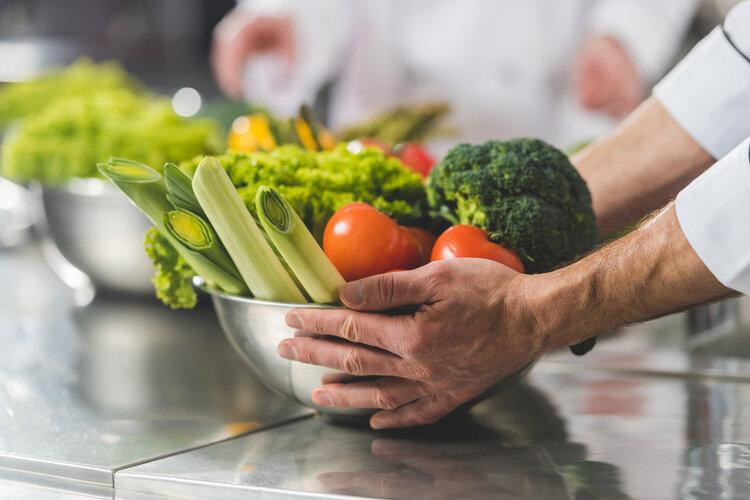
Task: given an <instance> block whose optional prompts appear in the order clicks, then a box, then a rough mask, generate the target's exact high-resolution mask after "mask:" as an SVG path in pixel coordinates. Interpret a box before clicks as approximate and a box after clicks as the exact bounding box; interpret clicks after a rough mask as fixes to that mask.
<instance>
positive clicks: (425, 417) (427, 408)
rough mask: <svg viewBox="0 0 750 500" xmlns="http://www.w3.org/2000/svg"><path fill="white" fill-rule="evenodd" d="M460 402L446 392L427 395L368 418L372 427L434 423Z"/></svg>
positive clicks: (389, 427) (396, 426)
mask: <svg viewBox="0 0 750 500" xmlns="http://www.w3.org/2000/svg"><path fill="white" fill-rule="evenodd" d="M462 402H463V401H459V400H457V399H455V398H453V397H452V396H449V395H447V394H436V395H433V396H427V397H424V398H422V399H418V400H417V401H415V402H413V403H409V404H407V405H404V406H401V407H399V408H396V409H395V410H386V411H381V412H378V413H376V414H375V415H373V416H372V418H371V419H370V426H371V427H372V428H373V429H391V428H401V427H414V426H417V425H427V424H434V423H435V422H437V421H438V420H440V419H441V418H443V417H444V416H446V415H447V414H449V413H450V412H452V411H453V410H455V409H456V408H457V407H458V406H459V405H460V404H461V403H462Z"/></svg>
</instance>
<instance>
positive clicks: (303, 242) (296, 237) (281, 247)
mask: <svg viewBox="0 0 750 500" xmlns="http://www.w3.org/2000/svg"><path fill="white" fill-rule="evenodd" d="M255 206H256V207H257V210H258V219H260V223H261V225H262V226H263V228H264V229H265V230H266V234H267V235H268V237H269V238H270V239H271V242H272V243H273V245H274V246H275V247H276V250H278V252H279V254H281V256H282V257H283V258H284V260H285V261H286V263H287V264H288V265H289V268H290V269H291V270H292V272H293V273H294V275H295V276H296V277H297V280H298V281H299V282H300V283H301V284H302V287H303V288H304V289H305V291H306V292H307V294H308V295H309V296H310V298H312V300H313V301H314V302H316V303H319V304H328V303H333V302H337V301H338V298H339V290H340V289H341V287H342V286H343V285H344V283H345V281H344V278H342V277H341V273H339V272H338V270H337V269H336V267H335V266H334V265H333V263H332V262H331V260H330V259H329V258H328V257H327V256H326V254H325V253H323V249H322V248H320V245H319V244H318V242H317V241H315V238H314V237H313V235H312V234H311V233H310V231H309V230H308V229H307V227H306V226H305V223H304V222H302V219H300V217H299V215H297V212H295V211H294V209H293V208H292V207H291V205H289V202H287V201H286V200H285V199H284V197H283V196H281V194H279V192H278V191H276V190H275V189H273V188H270V187H267V186H261V187H260V188H259V189H258V192H257V194H256V196H255Z"/></svg>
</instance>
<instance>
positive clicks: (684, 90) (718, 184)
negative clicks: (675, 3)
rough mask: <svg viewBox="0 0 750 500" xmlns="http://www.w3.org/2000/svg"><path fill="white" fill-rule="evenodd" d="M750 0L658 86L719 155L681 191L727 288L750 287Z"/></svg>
mask: <svg viewBox="0 0 750 500" xmlns="http://www.w3.org/2000/svg"><path fill="white" fill-rule="evenodd" d="M749 57H750V1H747V0H745V1H743V2H740V3H739V4H737V6H735V7H734V9H733V10H732V11H731V12H730V13H729V15H728V16H727V19H726V21H725V23H724V26H723V28H721V27H719V28H716V29H715V30H714V31H713V32H712V33H711V34H710V35H709V36H707V37H706V38H705V39H704V40H703V41H702V42H701V43H699V44H698V45H697V46H696V47H695V48H694V49H693V51H692V52H690V54H688V56H687V57H686V58H685V59H684V60H683V61H682V62H681V63H680V64H679V65H678V66H677V67H676V68H675V69H674V70H673V71H672V72H671V73H670V74H669V75H667V77H666V78H665V79H664V80H663V81H662V82H661V83H660V84H659V85H657V86H656V88H655V89H654V94H655V95H656V97H657V98H658V99H659V100H660V101H661V103H662V104H663V105H664V106H665V107H666V109H667V110H668V111H669V113H670V114H671V115H672V116H673V117H674V118H675V119H676V120H677V121H678V122H679V123H680V125H681V126H682V127H683V128H684V129H685V130H686V131H687V132H688V133H689V134H690V135H691V136H692V137H693V138H694V139H695V140H696V141H697V142H698V143H699V144H700V145H701V146H702V147H703V148H704V149H705V150H706V151H707V152H709V153H710V154H711V155H712V156H713V157H714V158H722V157H723V158H722V159H721V160H719V161H718V162H716V164H715V165H714V166H712V167H711V168H709V169H708V170H707V171H706V172H705V173H703V174H702V175H701V176H700V177H698V178H697V179H696V180H695V181H693V182H692V183H691V184H690V185H689V186H688V187H686V188H685V189H684V190H683V191H682V192H680V194H679V195H678V196H677V217H678V219H679V222H680V226H681V227H682V230H683V232H684V233H685V236H686V238H687V240H688V241H689V242H690V245H691V246H692V247H693V249H694V250H695V251H696V253H697V254H698V256H699V257H700V258H701V260H702V261H703V262H704V263H705V264H706V266H707V267H708V269H709V270H710V271H711V272H712V273H713V274H714V276H716V278H717V279H718V280H719V281H720V282H721V283H722V284H724V285H725V286H727V287H728V288H731V289H733V290H737V291H739V292H742V293H744V294H750V139H747V137H748V136H750V59H748V58H749Z"/></svg>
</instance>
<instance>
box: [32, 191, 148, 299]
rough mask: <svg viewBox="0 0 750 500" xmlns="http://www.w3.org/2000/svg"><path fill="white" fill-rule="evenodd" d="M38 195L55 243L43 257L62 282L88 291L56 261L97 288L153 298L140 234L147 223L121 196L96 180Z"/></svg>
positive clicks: (81, 282)
mask: <svg viewBox="0 0 750 500" xmlns="http://www.w3.org/2000/svg"><path fill="white" fill-rule="evenodd" d="M37 189H38V190H40V191H41V196H42V203H43V206H44V214H45V216H46V228H47V230H46V234H47V235H48V236H49V239H50V240H51V241H52V243H54V248H50V249H49V251H46V252H45V256H46V257H47V260H48V262H49V264H50V266H51V267H52V269H53V270H54V271H55V272H56V273H57V274H58V275H59V276H60V277H61V279H63V281H65V282H66V283H68V284H69V285H71V287H72V288H81V287H85V286H87V285H86V283H85V280H84V279H83V278H81V277H79V276H75V273H74V272H73V271H71V270H70V269H69V266H66V263H65V262H63V261H61V259H60V256H62V257H64V259H65V260H66V261H67V262H69V263H70V264H71V265H72V266H73V267H74V268H75V269H78V270H80V271H81V272H82V273H83V274H84V275H85V276H86V277H88V278H89V279H90V280H91V282H92V284H93V285H94V286H95V287H98V288H99V287H100V288H104V289H108V290H113V291H118V292H127V293H133V294H143V295H146V294H153V287H152V285H151V277H152V276H153V274H154V273H153V266H152V264H151V261H150V260H149V259H148V257H147V256H146V254H145V252H144V250H143V233H144V232H145V231H146V229H148V227H149V226H150V223H149V221H148V220H147V219H146V217H145V216H143V215H142V214H141V213H140V212H139V211H138V209H136V208H135V207H134V206H133V205H132V204H131V203H130V201H129V200H128V199H127V198H126V197H125V196H124V195H123V194H122V193H120V192H119V191H117V189H116V188H114V187H113V186H111V185H110V184H108V183H107V182H105V181H102V180H99V179H77V180H74V181H71V182H70V183H68V184H66V185H65V186H60V187H53V186H43V187H41V188H37ZM55 249H57V250H59V255H58V254H56V253H55ZM71 276H72V277H71Z"/></svg>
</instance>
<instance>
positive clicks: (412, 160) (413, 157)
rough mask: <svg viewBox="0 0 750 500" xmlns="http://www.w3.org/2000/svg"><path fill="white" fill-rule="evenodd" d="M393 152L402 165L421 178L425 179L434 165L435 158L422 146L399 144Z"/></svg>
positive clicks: (408, 143)
mask: <svg viewBox="0 0 750 500" xmlns="http://www.w3.org/2000/svg"><path fill="white" fill-rule="evenodd" d="M394 152H395V153H396V156H398V157H399V159H400V160H401V162H402V163H403V164H404V165H406V166H407V167H409V168H410V169H412V170H414V171H415V172H416V173H418V174H420V175H421V176H423V177H427V174H429V173H430V170H432V167H433V165H435V158H433V157H432V155H431V154H430V153H428V152H427V150H426V149H425V148H424V147H423V146H421V145H419V144H415V143H413V142H405V143H402V144H399V145H398V146H396V147H395V148H394Z"/></svg>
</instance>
